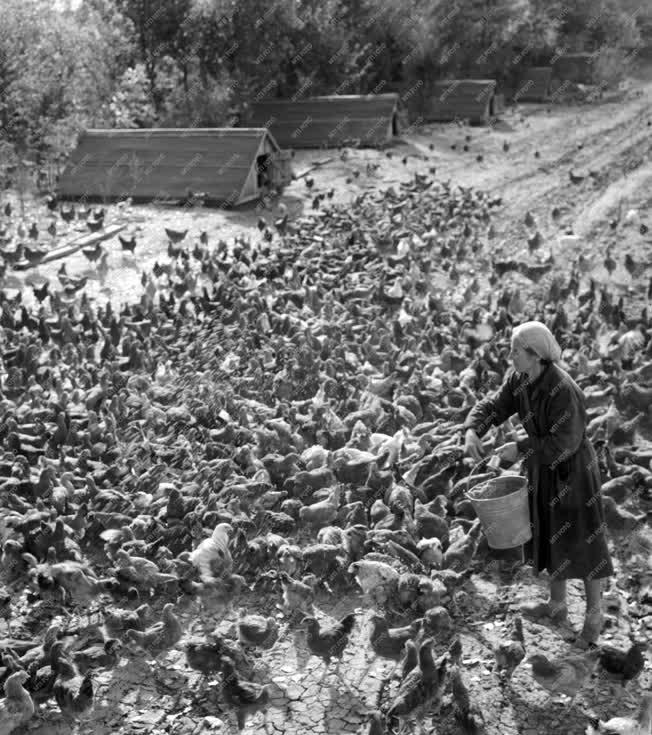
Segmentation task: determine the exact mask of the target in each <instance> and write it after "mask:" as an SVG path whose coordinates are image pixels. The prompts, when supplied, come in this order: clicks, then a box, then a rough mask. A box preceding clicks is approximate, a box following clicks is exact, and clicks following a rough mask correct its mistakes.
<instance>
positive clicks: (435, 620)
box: [423, 605, 454, 642]
mask: <svg viewBox="0 0 652 735" xmlns="http://www.w3.org/2000/svg"><path fill="white" fill-rule="evenodd" d="M423 629H424V631H425V633H426V635H429V636H431V637H432V638H433V639H434V640H436V641H437V642H440V641H441V642H443V641H447V640H449V639H450V636H451V634H452V632H453V630H454V626H453V621H452V619H451V616H450V615H449V614H448V610H446V608H445V607H442V606H441V605H438V606H436V607H431V608H430V609H429V610H426V611H425V613H424V614H423Z"/></svg>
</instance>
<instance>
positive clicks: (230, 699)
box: [221, 656, 269, 730]
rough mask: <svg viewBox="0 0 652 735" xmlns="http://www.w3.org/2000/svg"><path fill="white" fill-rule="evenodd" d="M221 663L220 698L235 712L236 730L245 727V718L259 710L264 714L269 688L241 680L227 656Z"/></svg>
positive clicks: (267, 702)
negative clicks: (236, 719)
mask: <svg viewBox="0 0 652 735" xmlns="http://www.w3.org/2000/svg"><path fill="white" fill-rule="evenodd" d="M221 663H222V696H223V697H224V699H225V700H226V702H227V703H228V704H229V706H231V707H233V709H235V711H236V716H237V718H238V729H239V730H242V729H243V728H244V726H245V722H246V718H247V716H248V715H252V714H254V713H256V712H258V711H259V710H264V711H265V714H266V710H267V705H268V704H269V688H268V687H267V686H266V685H265V686H263V685H261V684H255V683H254V682H251V681H245V680H244V679H241V678H240V677H239V675H238V672H237V671H236V668H235V664H234V662H233V660H232V659H231V658H229V657H228V656H223V657H222V659H221Z"/></svg>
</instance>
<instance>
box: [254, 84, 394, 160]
mask: <svg viewBox="0 0 652 735" xmlns="http://www.w3.org/2000/svg"><path fill="white" fill-rule="evenodd" d="M398 105H399V96H398V94H396V93H393V92H392V93H385V94H368V95H356V94H343V95H322V96H319V97H308V98H305V99H297V100H262V101H260V102H257V103H255V104H254V105H252V107H251V110H250V114H249V123H250V124H251V125H255V126H266V127H268V128H269V130H270V131H271V132H272V133H273V135H274V137H275V139H276V140H277V141H278V143H279V145H281V146H283V147H287V148H320V147H322V146H327V147H334V146H337V145H340V144H341V143H342V142H343V141H345V140H351V139H356V140H359V141H360V143H361V144H362V145H382V144H383V143H385V142H387V140H388V139H389V137H390V136H391V132H390V131H391V127H392V119H393V117H394V116H395V115H396V113H397V109H398Z"/></svg>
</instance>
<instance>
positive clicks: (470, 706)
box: [449, 666, 484, 735]
mask: <svg viewBox="0 0 652 735" xmlns="http://www.w3.org/2000/svg"><path fill="white" fill-rule="evenodd" d="M449 677H450V682H451V690H452V693H453V713H454V716H455V719H456V721H457V722H458V723H459V724H460V725H461V727H462V730H463V731H464V732H465V733H469V735H479V734H480V733H482V732H484V716H483V715H482V712H481V710H480V709H479V708H478V706H477V705H475V704H474V703H473V702H471V697H470V696H469V690H468V689H467V688H466V685H465V684H464V681H463V680H462V672H461V671H460V669H459V667H458V666H453V667H452V668H451V670H450V674H449Z"/></svg>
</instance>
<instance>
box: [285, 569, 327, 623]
mask: <svg viewBox="0 0 652 735" xmlns="http://www.w3.org/2000/svg"><path fill="white" fill-rule="evenodd" d="M278 577H279V580H280V581H281V587H282V588H283V609H284V610H285V612H286V613H290V612H294V611H296V610H300V611H302V612H312V609H313V604H314V601H315V587H316V586H317V581H318V580H317V577H315V575H314V574H307V575H306V576H305V577H304V578H303V579H302V580H301V581H300V582H299V581H298V580H296V579H292V577H290V575H289V574H287V572H279V575H278Z"/></svg>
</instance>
